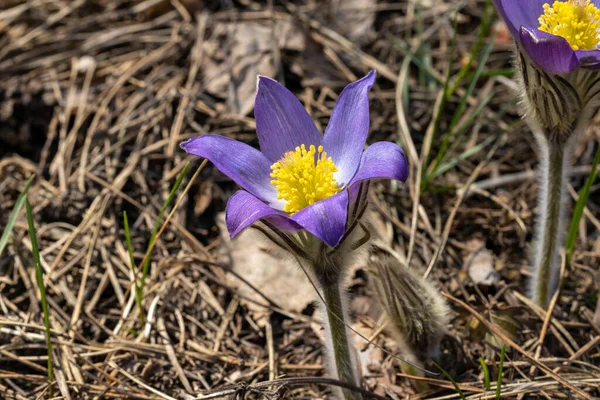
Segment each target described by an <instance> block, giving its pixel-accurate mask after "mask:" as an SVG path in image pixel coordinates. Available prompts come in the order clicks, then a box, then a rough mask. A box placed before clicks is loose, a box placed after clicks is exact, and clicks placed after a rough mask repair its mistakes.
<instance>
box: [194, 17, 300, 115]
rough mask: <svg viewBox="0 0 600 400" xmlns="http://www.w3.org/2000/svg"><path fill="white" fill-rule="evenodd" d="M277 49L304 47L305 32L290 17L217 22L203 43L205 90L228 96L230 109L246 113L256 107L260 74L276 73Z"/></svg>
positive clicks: (273, 74)
mask: <svg viewBox="0 0 600 400" xmlns="http://www.w3.org/2000/svg"><path fill="white" fill-rule="evenodd" d="M278 49H286V50H295V51H301V50H303V49H304V35H303V34H302V32H301V31H300V30H299V28H298V27H297V26H296V25H294V24H293V23H292V22H291V21H276V22H274V24H273V27H271V26H269V25H267V24H259V23H254V22H239V23H235V24H233V23H227V24H216V25H215V28H214V31H213V35H212V38H211V40H207V41H206V42H205V44H204V53H205V56H206V60H205V61H204V63H203V66H202V69H203V76H204V84H205V85H206V90H207V91H208V92H209V93H211V94H213V95H215V96H219V97H222V98H226V99H227V112H229V113H234V114H237V115H242V116H243V115H246V114H248V113H249V112H250V111H252V108H253V107H254V94H255V92H256V78H257V76H258V75H265V76H270V77H274V76H275V74H276V72H277V66H276V65H275V62H276V52H277V51H278Z"/></svg>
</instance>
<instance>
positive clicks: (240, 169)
mask: <svg viewBox="0 0 600 400" xmlns="http://www.w3.org/2000/svg"><path fill="white" fill-rule="evenodd" d="M374 80H375V72H374V71H371V72H369V74H368V75H367V76H365V77H364V78H362V79H360V80H358V81H356V82H353V83H351V84H349V85H348V86H346V88H344V90H343V91H342V93H341V94H340V96H339V98H338V100H337V103H336V105H335V107H334V109H333V112H332V115H331V119H330V121H329V125H328V126H327V129H326V130H325V134H324V135H321V133H320V132H319V130H318V129H317V127H316V126H315V124H314V122H313V121H312V119H311V117H310V115H309V114H308V113H307V112H306V110H305V109H304V107H303V106H302V104H301V103H300V101H299V100H298V99H297V98H296V97H295V96H294V95H293V94H292V93H291V92H290V91H289V90H287V89H286V88H285V87H284V86H282V85H281V84H279V83H277V82H276V81H274V80H273V79H270V78H266V77H263V76H261V77H259V78H258V92H257V94H256V103H255V108H254V114H255V117H256V132H257V134H258V140H259V144H260V148H261V151H259V150H257V149H255V148H253V147H251V146H249V145H247V144H245V143H242V142H238V141H236V140H233V139H230V138H227V137H225V136H219V135H202V136H198V137H195V138H193V139H190V140H188V141H186V142H184V143H182V144H181V147H182V148H183V149H184V150H185V151H186V152H188V153H190V154H194V155H197V156H200V157H204V158H207V159H209V160H210V161H211V162H212V163H213V164H214V165H215V166H216V167H217V169H219V170H220V171H221V172H222V173H223V174H225V175H227V176H228V177H229V178H231V179H232V180H233V181H234V182H235V183H237V184H238V185H239V186H240V187H241V188H242V190H239V191H238V192H236V193H235V194H234V195H233V196H232V197H231V198H230V199H229V202H228V203H227V210H226V222H227V229H228V230H229V233H230V235H231V237H232V238H233V237H235V236H236V235H238V234H239V233H240V232H241V231H242V230H243V229H245V228H246V227H248V226H250V225H251V224H252V223H254V222H256V221H257V220H264V221H266V222H268V223H270V224H271V225H272V226H274V227H276V228H277V229H280V230H282V231H295V230H300V229H305V230H306V231H308V232H310V233H311V234H313V235H314V236H316V237H318V238H319V239H321V240H322V241H323V242H324V243H326V244H327V245H328V246H330V247H334V246H336V245H337V244H338V243H339V242H340V240H341V239H342V237H343V236H344V233H345V231H346V229H347V222H348V209H349V206H350V204H351V203H352V202H353V201H354V199H355V197H356V192H357V188H358V186H359V185H360V183H361V182H364V181H366V180H369V179H375V178H389V179H397V180H401V181H405V180H406V178H407V177H408V165H407V162H406V158H405V156H404V152H403V151H402V149H401V148H400V147H398V146H397V145H396V144H394V143H391V142H378V143H375V144H373V145H371V146H369V147H368V148H367V149H364V146H365V142H366V139H367V134H368V132H369V98H368V92H369V89H370V88H371V86H373V82H374Z"/></svg>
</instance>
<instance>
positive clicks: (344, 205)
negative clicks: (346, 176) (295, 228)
mask: <svg viewBox="0 0 600 400" xmlns="http://www.w3.org/2000/svg"><path fill="white" fill-rule="evenodd" d="M347 217H348V192H347V191H346V190H342V191H341V192H339V193H338V194H336V195H334V196H331V197H329V198H327V199H324V200H321V201H318V202H316V203H315V204H312V205H310V206H308V207H306V208H303V209H302V210H300V211H298V212H297V213H295V214H294V215H292V216H291V217H290V219H291V220H292V221H294V222H296V223H298V225H300V226H302V227H303V228H304V229H306V230H307V231H308V232H310V233H312V234H313V235H315V236H316V237H318V238H319V239H321V240H322V241H323V242H325V244H327V245H328V246H329V247H335V245H337V244H338V243H339V242H340V240H341V239H342V236H344V232H345V230H346V219H347Z"/></svg>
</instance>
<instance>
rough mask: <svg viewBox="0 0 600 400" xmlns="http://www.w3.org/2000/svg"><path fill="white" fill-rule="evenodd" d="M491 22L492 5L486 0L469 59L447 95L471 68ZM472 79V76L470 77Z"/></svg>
mask: <svg viewBox="0 0 600 400" xmlns="http://www.w3.org/2000/svg"><path fill="white" fill-rule="evenodd" d="M492 22H494V7H493V6H492V5H491V4H490V1H489V0H487V1H486V2H485V6H484V9H483V15H482V17H481V25H480V27H479V33H478V35H477V39H476V40H475V44H474V45H473V47H472V48H471V51H470V52H469V60H468V61H467V62H466V63H465V64H464V65H463V66H462V68H461V69H460V71H458V74H457V75H456V78H455V79H454V83H453V84H452V86H451V87H450V89H449V91H448V96H452V95H453V94H454V92H455V91H456V89H458V87H459V86H460V84H461V83H462V81H463V79H464V78H465V77H466V76H467V74H468V72H469V70H470V69H471V65H472V64H473V60H474V59H475V56H476V55H477V53H478V52H479V49H481V45H482V44H483V41H484V40H485V38H486V37H487V36H488V35H489V34H490V28H491V27H492ZM471 79H472V78H471Z"/></svg>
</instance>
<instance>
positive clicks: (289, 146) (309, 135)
mask: <svg viewBox="0 0 600 400" xmlns="http://www.w3.org/2000/svg"><path fill="white" fill-rule="evenodd" d="M254 116H255V117H256V133H257V134H258V140H259V142H260V149H261V151H262V152H263V153H264V155H265V156H267V158H268V159H269V160H271V162H272V163H274V162H276V161H279V159H280V158H281V157H283V155H284V154H285V153H287V152H288V151H292V150H294V149H295V148H296V147H297V146H300V145H301V144H305V145H306V147H307V148H308V147H309V146H310V145H311V144H314V145H315V146H316V147H318V146H319V145H320V144H321V139H322V138H321V133H320V132H319V130H318V129H317V127H316V126H315V123H314V122H313V120H312V118H311V117H310V115H308V113H307V112H306V110H305V109H304V107H303V106H302V103H300V101H299V100H298V99H297V98H296V96H294V95H293V94H292V93H291V92H290V91H289V90H287V89H286V88H285V87H284V86H283V85H281V84H279V83H278V82H277V81H274V80H273V79H270V78H266V77H264V76H261V77H259V78H258V91H257V93H256V103H255V106H254Z"/></svg>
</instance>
